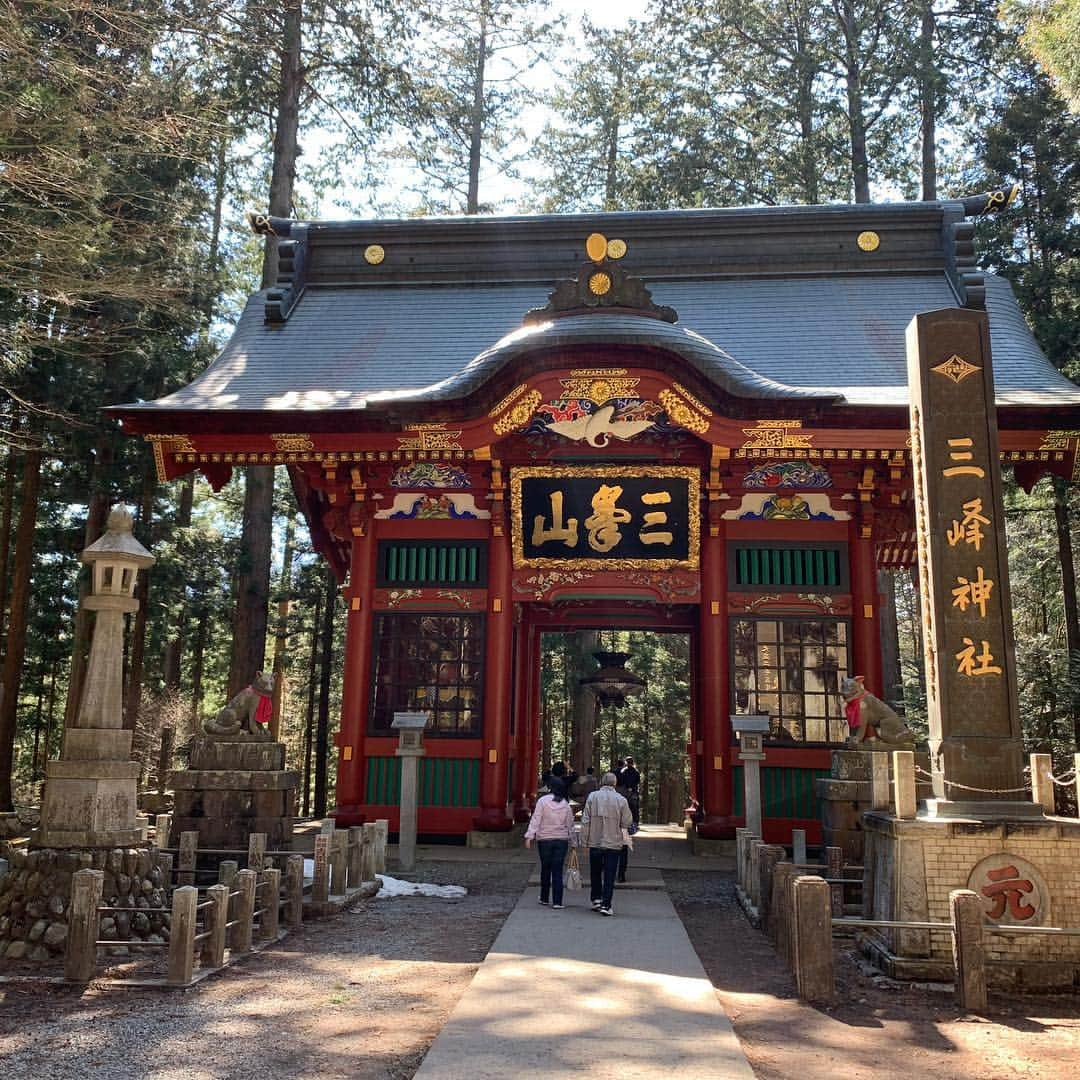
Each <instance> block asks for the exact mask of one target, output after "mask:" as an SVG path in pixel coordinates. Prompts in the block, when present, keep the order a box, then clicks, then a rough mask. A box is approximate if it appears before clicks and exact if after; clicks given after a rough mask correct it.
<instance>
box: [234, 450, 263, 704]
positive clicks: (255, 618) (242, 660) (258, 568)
mask: <svg viewBox="0 0 1080 1080" xmlns="http://www.w3.org/2000/svg"><path fill="white" fill-rule="evenodd" d="M244 477H245V480H244V485H245V486H244V524H243V529H242V532H241V541H240V543H241V555H240V562H239V564H238V565H237V570H236V576H235V578H234V582H235V585H234V589H235V592H234V596H235V597H236V607H235V609H234V611H233V624H232V653H231V656H230V660H229V686H228V695H227V697H228V698H229V699H230V700H231V699H232V697H233V696H234V695H235V694H238V693H240V691H241V690H243V688H244V687H245V686H247V685H248V684H249V683H250V682H251V680H252V679H253V678H254V677H255V672H256V671H262V669H263V663H264V661H265V659H266V624H267V606H268V604H269V600H270V549H271V540H272V535H273V516H274V468H273V466H272V465H252V466H249V467H248V468H247V469H245V470H244Z"/></svg>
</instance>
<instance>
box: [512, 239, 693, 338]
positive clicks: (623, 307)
mask: <svg viewBox="0 0 1080 1080" xmlns="http://www.w3.org/2000/svg"><path fill="white" fill-rule="evenodd" d="M626 252H627V245H626V241H625V240H619V239H613V240H608V238H607V237H606V236H604V235H603V233H592V234H591V235H590V236H589V237H588V239H587V240H586V241H585V253H586V254H587V255H588V257H589V261H588V262H586V263H582V265H581V269H580V270H579V271H578V276H577V277H576V278H571V279H567V280H563V281H559V282H557V283H556V285H555V288H554V289H553V290H552V292H551V294H550V295H549V296H548V302H547V305H546V306H545V307H542V308H533V309H532V310H531V311H527V312H526V313H525V318H524V320H523V322H524V323H525V324H526V325H528V324H530V323H539V322H546V321H547V320H549V319H552V318H559V317H560V316H564V315H585V314H589V313H592V312H601V311H608V312H618V313H619V314H622V315H644V316H646V317H647V318H650V319H661V320H663V321H664V322H669V323H674V322H678V319H679V316H678V314H677V313H676V311H675V309H674V308H671V307H665V306H663V305H661V304H656V303H654V302H653V298H652V293H651V292H650V291H649V290H648V289H647V288H646V287H645V282H644V281H643V280H642V279H641V278H639V277H634V276H632V275H630V274H628V273H627V272H626V271H625V270H623V268H622V267H621V266H619V265H618V260H619V259H621V258H622V257H623V256H624V255H625V254H626Z"/></svg>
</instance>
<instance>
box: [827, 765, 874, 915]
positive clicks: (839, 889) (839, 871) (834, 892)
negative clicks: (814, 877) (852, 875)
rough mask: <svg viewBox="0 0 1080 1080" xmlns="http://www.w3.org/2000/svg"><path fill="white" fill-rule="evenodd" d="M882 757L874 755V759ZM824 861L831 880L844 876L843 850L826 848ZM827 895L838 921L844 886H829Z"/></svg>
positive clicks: (842, 905)
mask: <svg viewBox="0 0 1080 1080" xmlns="http://www.w3.org/2000/svg"><path fill="white" fill-rule="evenodd" d="M883 756H884V755H881V754H875V755H874V757H883ZM825 861H826V864H827V865H828V871H827V873H828V875H829V877H831V878H842V877H843V876H844V849H843V848H840V847H827V848H826V849H825ZM829 893H830V895H831V897H832V914H833V918H834V919H839V918H841V917H842V916H843V914H844V886H843V885H830V886H829Z"/></svg>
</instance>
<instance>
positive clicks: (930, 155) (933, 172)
mask: <svg viewBox="0 0 1080 1080" xmlns="http://www.w3.org/2000/svg"><path fill="white" fill-rule="evenodd" d="M925 5H926V6H925V7H924V8H923V10H922V22H921V25H920V29H919V118H920V125H919V128H920V139H921V142H922V197H923V199H924V201H926V202H932V201H934V200H935V199H936V198H937V97H938V72H937V69H936V68H935V66H934V29H935V25H934V7H933V4H932V3H930V0H925Z"/></svg>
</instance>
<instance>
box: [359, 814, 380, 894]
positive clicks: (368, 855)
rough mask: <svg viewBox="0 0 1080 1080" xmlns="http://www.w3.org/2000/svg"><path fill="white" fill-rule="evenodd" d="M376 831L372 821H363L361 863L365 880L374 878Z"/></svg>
mask: <svg viewBox="0 0 1080 1080" xmlns="http://www.w3.org/2000/svg"><path fill="white" fill-rule="evenodd" d="M377 831H378V830H377V829H376V828H375V822H374V821H367V822H365V823H364V859H363V864H362V865H363V878H364V880H365V881H374V880H375V839H376V833H377Z"/></svg>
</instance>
